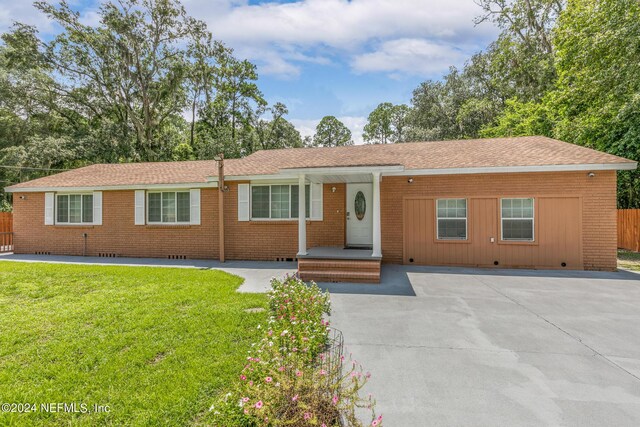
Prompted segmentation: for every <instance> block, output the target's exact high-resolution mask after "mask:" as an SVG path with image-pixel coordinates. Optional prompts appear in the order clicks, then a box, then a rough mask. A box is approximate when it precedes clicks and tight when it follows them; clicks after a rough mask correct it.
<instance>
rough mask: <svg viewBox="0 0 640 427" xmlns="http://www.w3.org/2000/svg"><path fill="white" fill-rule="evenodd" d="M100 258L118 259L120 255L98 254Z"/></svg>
mask: <svg viewBox="0 0 640 427" xmlns="http://www.w3.org/2000/svg"><path fill="white" fill-rule="evenodd" d="M98 256H99V257H101V258H117V257H119V256H120V255H118V254H112V253H107V252H98Z"/></svg>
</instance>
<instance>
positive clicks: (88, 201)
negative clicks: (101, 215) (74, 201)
mask: <svg viewBox="0 0 640 427" xmlns="http://www.w3.org/2000/svg"><path fill="white" fill-rule="evenodd" d="M82 222H93V194H85V195H83V196H82Z"/></svg>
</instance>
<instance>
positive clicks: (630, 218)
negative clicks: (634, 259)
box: [618, 209, 640, 252]
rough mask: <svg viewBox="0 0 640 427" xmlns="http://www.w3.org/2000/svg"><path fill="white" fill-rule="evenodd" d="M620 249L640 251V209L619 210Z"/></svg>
mask: <svg viewBox="0 0 640 427" xmlns="http://www.w3.org/2000/svg"><path fill="white" fill-rule="evenodd" d="M618 247H619V248H621V249H628V250H630V251H635V252H639V251H640V209H618Z"/></svg>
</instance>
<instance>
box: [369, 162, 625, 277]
mask: <svg viewBox="0 0 640 427" xmlns="http://www.w3.org/2000/svg"><path fill="white" fill-rule="evenodd" d="M408 178H409V177H384V178H383V180H382V184H381V188H380V198H381V224H382V259H383V262H385V263H394V264H398V263H402V250H403V238H402V223H403V212H402V209H403V198H404V197H406V196H422V197H427V196H434V197H456V196H457V197H473V196H515V195H517V196H527V195H531V196H540V195H550V196H551V195H553V196H562V195H567V196H581V197H582V228H583V229H582V251H583V264H584V268H585V269H587V270H615V268H616V248H617V240H616V239H617V233H616V227H617V224H616V172H615V171H598V172H596V176H595V177H593V178H589V177H588V176H587V172H562V173H559V172H554V173H522V174H482V175H434V176H416V177H413V183H411V184H410V183H409V182H408Z"/></svg>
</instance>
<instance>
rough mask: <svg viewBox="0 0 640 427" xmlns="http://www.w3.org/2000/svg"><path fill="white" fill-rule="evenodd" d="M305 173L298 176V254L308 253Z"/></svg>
mask: <svg viewBox="0 0 640 427" xmlns="http://www.w3.org/2000/svg"><path fill="white" fill-rule="evenodd" d="M305 186H306V182H305V176H304V174H302V175H300V176H299V177H298V255H306V254H307V218H306V217H307V214H306V206H307V203H306V200H305V197H306V193H307V192H306V191H305Z"/></svg>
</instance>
